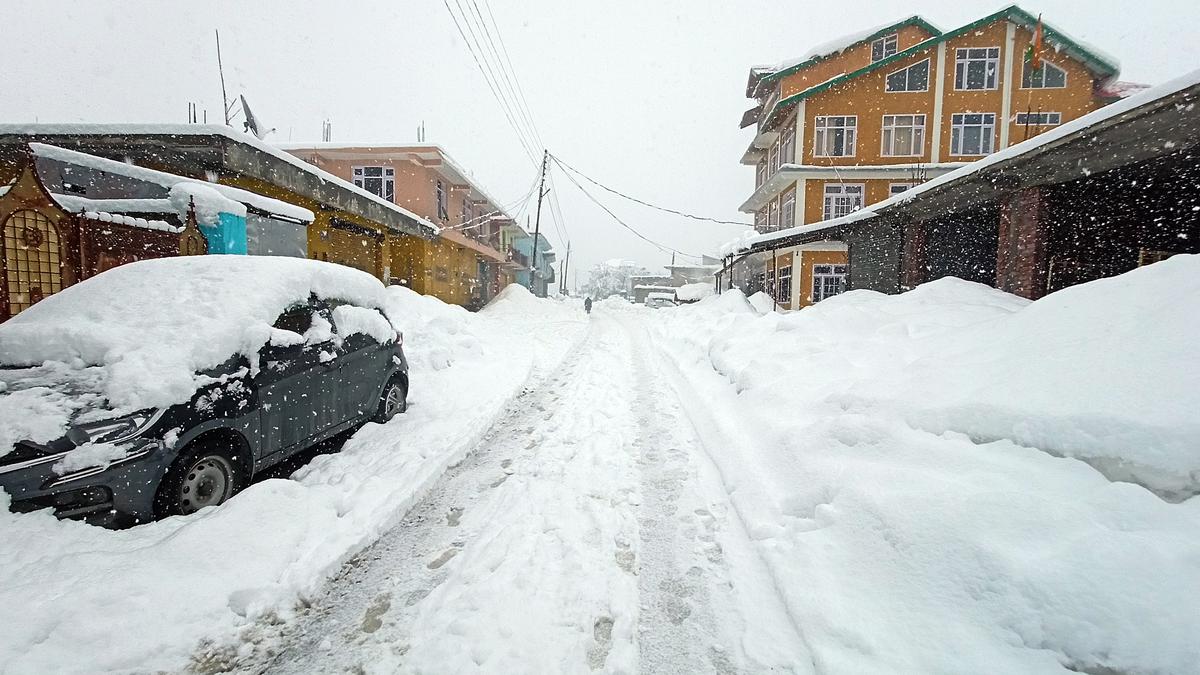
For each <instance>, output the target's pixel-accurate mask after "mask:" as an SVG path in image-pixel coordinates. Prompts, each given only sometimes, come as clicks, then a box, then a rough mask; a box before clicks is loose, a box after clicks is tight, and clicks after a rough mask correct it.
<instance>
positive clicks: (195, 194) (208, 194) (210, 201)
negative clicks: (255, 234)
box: [168, 183, 246, 225]
mask: <svg viewBox="0 0 1200 675" xmlns="http://www.w3.org/2000/svg"><path fill="white" fill-rule="evenodd" d="M168 199H170V201H171V206H172V207H174V208H175V211H177V212H178V213H180V214H186V213H187V212H188V210H189V209H190V208H191V207H192V206H193V205H195V207H196V222H198V223H200V224H201V225H216V224H217V222H218V217H217V216H218V214H221V213H231V214H233V215H235V216H241V217H243V218H245V217H246V205H245V204H242V203H241V202H235V201H233V200H232V199H229V198H228V197H225V196H224V195H222V194H221V193H220V192H217V191H216V190H215V189H214V188H212V187H211V186H209V185H205V184H203V183H177V184H175V185H173V186H171V191H170V193H169V197H168Z"/></svg>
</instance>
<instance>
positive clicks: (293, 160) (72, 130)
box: [0, 124, 441, 234]
mask: <svg viewBox="0 0 1200 675" xmlns="http://www.w3.org/2000/svg"><path fill="white" fill-rule="evenodd" d="M2 134H21V135H37V134H43V135H89V134H91V135H130V134H133V135H147V136H148V135H164V136H184V137H187V136H222V137H224V138H227V139H229V140H232V141H234V142H236V143H240V144H242V145H245V146H248V147H250V148H253V149H254V150H255V151H257V152H261V153H264V154H266V155H270V156H271V157H274V158H275V159H278V160H280V161H282V162H285V163H287V164H290V165H292V166H293V167H295V168H296V169H299V170H300V171H303V172H305V173H308V174H311V175H313V176H315V177H317V178H319V179H320V180H322V181H324V182H326V183H332V184H333V185H336V186H337V187H338V188H340V189H343V190H347V191H349V192H353V193H355V194H357V195H358V196H360V197H362V198H364V199H367V200H370V201H372V202H374V203H376V204H378V205H380V206H382V207H384V208H386V209H387V210H389V211H392V212H395V213H397V214H399V215H401V216H403V217H404V218H407V219H409V220H411V221H413V222H415V223H417V224H418V225H420V226H421V227H422V228H423V229H424V230H426V231H427V232H429V233H430V234H437V232H438V231H439V230H440V229H441V228H439V227H438V226H437V225H435V224H434V223H432V222H430V221H429V220H427V219H425V218H422V217H421V216H418V215H417V214H415V213H413V212H412V211H409V210H408V209H406V208H404V207H402V206H399V205H397V204H394V203H392V202H389V201H388V200H386V199H384V198H383V197H380V196H379V195H376V194H374V193H372V192H369V191H367V190H364V189H362V188H360V187H358V186H356V185H354V184H353V183H351V182H349V181H347V180H345V179H343V178H339V177H338V176H335V175H333V174H331V173H329V172H328V171H325V170H324V169H321V168H320V167H316V166H313V165H312V164H309V163H308V162H306V161H304V160H302V159H300V158H299V157H296V156H295V155H292V154H291V153H288V152H285V151H284V150H281V149H279V148H277V147H274V146H272V145H270V144H268V143H264V142H263V141H262V140H260V139H259V138H258V137H256V136H252V135H250V134H247V133H244V132H242V131H238V130H237V129H234V128H233V127H228V126H225V125H221V124H0V135H2ZM235 199H236V198H235ZM239 201H240V200H239ZM284 203H286V202H284ZM268 210H269V209H268ZM306 210H307V209H306ZM280 215H285V214H280Z"/></svg>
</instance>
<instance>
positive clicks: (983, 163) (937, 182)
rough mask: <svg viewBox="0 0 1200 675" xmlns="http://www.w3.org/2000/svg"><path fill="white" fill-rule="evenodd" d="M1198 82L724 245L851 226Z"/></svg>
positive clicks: (1175, 83)
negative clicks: (889, 192)
mask: <svg viewBox="0 0 1200 675" xmlns="http://www.w3.org/2000/svg"><path fill="white" fill-rule="evenodd" d="M1197 85H1200V70H1194V71H1192V72H1190V73H1187V74H1185V75H1182V76H1180V77H1177V78H1175V79H1173V80H1170V81H1168V82H1164V83H1162V84H1160V85H1157V86H1154V87H1150V88H1149V89H1146V90H1145V91H1142V92H1141V93H1138V94H1135V95H1133V96H1130V97H1129V98H1125V99H1122V100H1120V101H1117V102H1116V103H1112V104H1111V105H1107V106H1104V107H1103V108H1100V109H1099V110H1093V111H1092V112H1090V113H1088V114H1086V115H1084V116H1083V117H1080V118H1078V119H1074V120H1071V121H1070V122H1067V123H1065V124H1062V125H1060V126H1058V127H1055V128H1054V129H1051V130H1050V131H1047V132H1045V133H1043V134H1040V135H1038V136H1034V137H1033V138H1030V139H1028V140H1026V141H1022V142H1020V143H1017V144H1015V145H1011V146H1009V147H1007V148H1004V149H1003V150H999V151H997V152H994V153H992V154H990V155H988V156H987V157H984V158H982V159H979V160H976V161H974V162H971V163H970V164H967V165H966V166H963V167H960V168H958V169H955V170H954V171H951V172H949V173H946V174H943V175H941V176H938V177H937V178H934V179H932V180H929V181H927V182H924V183H921V184H920V185H916V186H914V187H912V188H910V189H908V190H905V191H904V192H901V193H900V194H897V195H893V196H891V197H888V198H887V199H884V200H882V201H880V202H876V203H875V204H871V205H870V206H867V207H866V208H863V209H859V210H858V211H855V212H853V213H850V214H848V215H845V216H842V217H840V218H832V219H829V220H823V221H820V222H816V223H809V224H807V225H798V226H796V227H790V228H788V229H785V230H779V231H777V232H770V233H767V234H756V235H753V236H747V237H744V238H739V239H735V240H733V241H731V242H729V243H728V244H726V246H725V247H722V248H723V250H724V252H725V254H728V253H737V252H740V251H745V250H748V249H750V248H753V247H754V246H756V245H758V244H764V243H768V242H771V241H776V240H779V239H786V238H788V237H794V236H796V235H801V234H807V233H810V232H816V231H820V230H825V229H829V228H832V227H838V226H841V225H848V224H850V223H854V222H858V221H860V220H865V219H867V218H873V217H875V216H877V215H879V214H880V213H882V212H884V211H887V210H888V209H889V208H891V207H893V206H897V205H899V204H903V203H906V202H909V201H912V200H913V199H915V198H917V197H919V196H920V195H922V194H924V193H926V192H929V191H930V190H934V189H936V188H938V187H941V186H943V185H946V184H948V183H952V182H954V181H957V180H960V179H962V178H964V177H966V176H969V175H971V174H974V173H978V172H979V171H982V170H984V169H986V168H988V167H991V166H994V165H996V164H998V163H1000V162H1003V161H1007V160H1010V159H1013V158H1015V157H1020V156H1021V155H1025V154H1029V153H1031V152H1034V151H1036V150H1038V149H1039V148H1042V147H1043V146H1046V145H1049V144H1051V143H1054V142H1056V141H1058V140H1060V139H1063V138H1066V137H1068V136H1071V135H1073V134H1077V133H1079V132H1082V131H1085V130H1087V129H1088V128H1089V127H1092V126H1095V125H1097V124H1100V123H1101V122H1104V121H1107V120H1110V119H1112V118H1114V117H1117V116H1120V115H1123V114H1125V113H1128V112H1130V111H1132V110H1135V109H1137V108H1140V107H1142V106H1144V105H1147V104H1150V103H1153V102H1154V101H1157V100H1158V99H1160V98H1164V97H1166V96H1170V95H1172V94H1175V93H1178V92H1180V91H1183V90H1184V89H1188V88H1191V87H1195V86H1197Z"/></svg>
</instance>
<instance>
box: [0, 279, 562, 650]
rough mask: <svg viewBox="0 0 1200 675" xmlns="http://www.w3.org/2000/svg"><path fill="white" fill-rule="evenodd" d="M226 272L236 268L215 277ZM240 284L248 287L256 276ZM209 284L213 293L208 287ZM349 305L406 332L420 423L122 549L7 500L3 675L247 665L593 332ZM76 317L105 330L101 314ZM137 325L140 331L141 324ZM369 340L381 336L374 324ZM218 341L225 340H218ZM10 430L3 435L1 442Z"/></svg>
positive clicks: (381, 429) (404, 292) (1, 525)
mask: <svg viewBox="0 0 1200 675" xmlns="http://www.w3.org/2000/svg"><path fill="white" fill-rule="evenodd" d="M213 259H219V260H233V259H234V258H233V257H232V256H231V257H222V258H216V257H210V258H206V259H205V260H213ZM184 260H186V259H184ZM297 262H300V263H303V262H304V261H297ZM131 267H132V266H131ZM120 269H123V268H118V270H116V271H119V270H120ZM304 269H305V270H315V269H317V268H316V267H310V266H304ZM343 269H345V268H343ZM224 271H225V272H227V273H228V274H231V275H235V276H236V275H238V274H240V273H242V271H243V270H241V269H240V268H239V267H237V266H232V267H228V268H226V269H225V270H224ZM350 271H351V272H353V271H352V270H350ZM357 274H359V273H357V272H354V275H357ZM354 278H356V277H354V276H353V275H352V276H351V277H350V280H351V281H352V280H353V279H354ZM368 278H369V277H368ZM197 281H198V282H199V283H200V285H205V283H206V282H207V277H204V278H198V279H197ZM254 281H255V283H258V284H261V285H263V286H264V287H265V289H264V290H265V291H266V292H267V293H268V295H271V296H272V297H276V295H277V297H276V299H278V300H279V301H280V302H282V301H283V300H284V299H285V296H287V295H288V294H289V293H290V290H287V289H280V288H276V287H275V284H277V283H278V281H277V280H276V279H274V278H272V276H270V275H267V276H263V277H255V279H254ZM309 281H310V282H311V285H312V286H313V287H314V288H326V287H327V284H331V283H335V282H337V281H338V279H337V278H335V277H329V278H325V277H323V276H322V275H321V274H319V273H316V272H314V273H313V274H311V275H310V278H309ZM343 281H346V280H345V279H343ZM372 281H373V280H372ZM369 286H370V287H369ZM368 287H369V288H368ZM146 290H147V292H151V293H153V292H155V291H154V290H153V289H146ZM344 290H349V291H355V292H358V293H361V294H363V295H362V297H364V298H365V297H366V296H368V295H369V296H371V297H376V294H377V293H378V294H380V295H382V299H381V302H382V303H383V306H384V307H385V310H386V312H387V313H388V315H389V318H391V319H392V321H393V323H395V325H396V326H397V327H398V328H400V329H401V330H402V331H403V332H404V334H405V351H406V354H407V355H408V357H409V362H410V368H411V370H410V375H411V382H412V385H411V391H410V394H409V403H410V407H409V410H408V412H407V413H405V414H404V415H401V416H398V417H396V418H395V419H393V420H392V421H390V422H389V423H387V424H386V425H379V424H368V425H366V426H365V427H363V428H362V429H360V430H359V431H358V432H357V433H356V434H355V435H354V436H353V437H352V438H351V439H350V440H349V441H348V442H347V443H346V444H345V446H344V447H343V448H342V449H341V451H340V452H338V453H336V454H330V455H323V456H320V457H318V458H316V459H314V460H312V461H311V462H309V463H308V464H307V465H306V466H304V467H303V468H301V469H300V470H299V471H298V472H297V473H295V474H294V475H293V476H292V480H282V479H270V480H264V481H261V482H258V483H256V484H254V485H252V486H250V487H249V488H248V489H247V490H246V491H244V492H243V493H242V494H240V495H238V496H237V497H236V498H234V499H233V500H232V501H230V502H229V503H228V504H225V505H222V506H220V507H216V508H212V509H206V510H204V511H202V512H200V513H197V514H193V515H191V516H184V517H174V518H169V519H167V520H164V521H160V522H156V523H151V524H148V525H144V526H139V527H136V528H133V529H129V530H124V531H119V532H110V531H106V530H101V529H98V528H94V527H91V526H87V525H84V524H82V523H77V522H71V521H65V522H60V521H58V520H56V519H55V518H54V517H53V516H51V515H49V514H47V513H44V512H38V513H29V514H12V513H8V509H7V506H8V499H9V498H8V496H7V495H5V494H4V493H3V492H2V491H0V541H3V542H4V545H3V546H2V547H0V625H2V626H4V630H3V631H0V664H3V666H0V670H4V671H5V672H21V673H24V672H31V673H32V672H39V673H41V672H62V673H96V672H113V671H117V672H156V671H172V672H175V671H179V670H182V669H184V668H185V667H188V666H189V665H191V666H192V667H194V668H195V669H198V670H206V671H212V672H215V670H217V669H220V668H219V667H218V666H221V664H228V663H232V662H233V659H235V658H236V650H237V646H238V645H239V644H243V641H244V640H248V639H253V636H254V635H255V634H256V630H257V628H258V626H259V625H260V622H261V621H269V620H272V618H273V617H283V618H286V617H288V616H289V615H290V614H291V612H292V609H293V607H294V606H295V605H296V603H297V602H298V601H300V600H301V599H303V598H304V597H306V596H308V595H311V594H313V593H314V592H316V590H317V589H318V588H319V587H320V585H321V583H322V581H323V580H324V579H325V577H326V576H327V575H329V574H331V573H333V572H335V571H336V570H337V569H339V567H340V566H341V564H342V563H343V562H344V561H346V560H347V559H348V558H349V557H351V556H352V555H354V554H355V553H356V552H358V551H360V550H361V549H362V548H364V547H366V546H367V545H369V544H370V543H372V542H373V541H374V540H375V539H376V538H377V537H378V536H379V534H380V533H381V532H383V531H385V530H387V529H388V528H389V526H390V525H391V524H392V523H393V522H394V521H395V520H396V519H397V518H399V517H401V516H402V514H403V513H404V512H405V511H406V510H407V508H408V507H409V506H410V505H411V504H413V503H414V502H415V501H416V500H418V499H420V498H421V497H422V495H423V494H424V493H425V492H426V491H428V490H429V488H430V487H431V486H432V485H433V484H434V483H435V482H436V481H437V480H438V478H439V476H440V475H441V474H442V473H443V472H444V471H445V470H446V469H447V468H448V467H449V466H452V465H454V464H456V463H458V462H459V461H461V460H462V458H463V457H464V456H465V453H466V452H468V451H469V450H470V449H471V448H473V447H474V446H475V445H476V444H477V443H478V442H479V441H480V440H481V439H482V436H483V434H484V432H485V431H486V430H487V429H488V428H489V427H490V426H491V424H492V423H493V422H494V421H495V420H496V419H497V418H498V416H499V415H500V414H501V413H502V411H503V410H504V408H505V406H506V405H507V404H508V403H509V402H510V401H511V400H512V399H513V398H514V397H515V396H516V395H517V394H518V393H520V391H521V390H522V389H523V387H525V386H526V385H527V384H528V383H529V382H530V379H531V378H532V377H535V376H536V374H537V373H540V372H543V371H545V370H548V369H550V368H552V367H554V366H555V365H556V364H557V363H558V362H559V361H561V360H562V358H563V357H564V355H565V354H566V352H567V350H568V349H569V348H570V347H571V346H572V345H573V344H574V343H575V342H576V340H577V339H578V338H579V336H580V334H581V333H582V330H583V328H584V327H585V326H586V324H585V323H584V317H583V316H582V312H579V311H578V309H577V308H576V307H574V306H572V305H562V304H560V303H557V302H552V301H545V300H536V299H533V298H526V297H524V296H523V295H522V294H520V293H513V292H510V293H509V294H508V295H509V296H514V295H515V296H517V297H518V298H520V300H519V302H521V303H527V304H528V305H529V306H530V307H532V309H533V312H534V314H535V315H536V316H538V317H540V319H539V322H538V323H535V324H531V323H530V322H529V321H527V320H525V319H524V318H523V317H521V316H520V315H519V314H518V313H513V314H511V315H504V313H503V312H495V311H488V312H483V313H480V314H470V313H468V312H465V311H463V310H462V309H461V308H458V307H450V306H446V305H444V304H442V303H441V302H439V301H437V300H434V299H432V298H428V297H424V296H419V295H417V294H416V293H413V292H412V291H410V290H408V289H404V288H401V287H391V288H389V289H387V290H386V291H384V290H383V289H382V288H379V289H375V288H374V287H373V286H371V285H369V284H366V283H365V282H363V285H362V286H361V287H360V286H359V285H357V284H355V283H348V284H346V285H345V286H344ZM197 295H198V294H197ZM56 297H60V296H52V297H51V298H48V299H47V300H45V301H43V302H45V303H49V302H50V301H51V300H54V299H55V298H56ZM164 300H166V299H164ZM132 301H133V302H134V304H136V305H138V306H139V307H140V306H142V301H140V300H137V299H136V298H134V299H132ZM193 301H198V302H205V303H207V302H210V300H206V299H204V298H200V297H196V298H193ZM264 306H265V305H264ZM38 307H41V303H39V305H38V306H35V307H34V309H32V310H28V311H29V312H32V311H34V310H36V309H37V308H38ZM203 307H204V308H206V309H213V310H214V311H215V310H217V309H218V308H217V307H216V306H212V307H210V306H209V305H207V304H206V305H204V306H203ZM258 307H259V306H258V305H255V306H254V307H251V308H243V309H245V311H247V312H248V313H249V314H254V313H255V312H251V311H249V309H255V310H256V309H257V308H258ZM71 309H72V311H80V312H82V316H83V317H84V321H85V323H86V325H89V326H91V327H92V329H93V330H100V328H101V327H100V325H99V323H98V319H96V318H95V317H90V315H88V314H87V312H86V311H85V310H86V308H85V307H77V306H74V305H73V306H72V307H71ZM243 309H239V310H237V311H239V312H241V311H243ZM24 314H25V313H22V316H24ZM128 316H130V317H134V318H136V312H135V311H134V310H129V312H128ZM155 316H157V317H159V318H160V320H165V321H168V322H169V321H171V320H172V317H170V316H168V315H165V314H156V315H155ZM217 316H224V315H221V314H218V315H217ZM18 318H20V317H18ZM340 318H341V319H343V320H344V319H346V318H347V317H345V316H342V317H340ZM359 318H360V319H361V318H362V317H359ZM338 319H339V317H337V316H335V321H337V320H338ZM350 320H351V321H358V319H350ZM143 322H144V323H149V322H148V321H145V320H143ZM37 323H38V322H33V324H32V325H37ZM531 326H536V330H531ZM6 328H7V326H6ZM149 328H151V329H153V330H161V331H162V332H160V333H155V335H156V337H157V336H161V335H162V334H164V333H165V332H170V333H172V334H173V335H175V336H176V337H181V336H184V335H186V331H187V330H193V329H194V330H201V331H204V330H206V329H205V328H204V327H203V326H191V325H188V326H177V325H169V326H166V327H163V328H161V329H157V328H154V327H153V326H149ZM363 328H364V329H368V330H369V329H370V328H369V326H367V325H366V323H365V322H364V325H363ZM22 336H23V339H24V338H25V337H27V336H28V333H22ZM202 337H203V338H204V339H208V340H219V339H222V338H221V337H220V336H216V335H213V334H211V333H210V332H204V333H203V334H202ZM75 339H80V338H75ZM122 339H124V338H123V337H122ZM264 339H265V338H264ZM4 343H5V344H7V343H8V340H7V339H5V340H4ZM116 344H117V346H121V347H124V348H129V349H136V347H137V346H136V345H129V344H127V343H124V342H118V343H116ZM168 365H170V364H168ZM46 367H50V366H46ZM55 367H57V366H55ZM156 367H161V366H156ZM35 370H36V369H35ZM85 370H87V369H85ZM26 372H29V371H26ZM30 376H31V377H32V375H30ZM3 400H4V399H3V398H0V402H2V401H3ZM6 426H7V425H0V434H3V433H6V431H5V427H6Z"/></svg>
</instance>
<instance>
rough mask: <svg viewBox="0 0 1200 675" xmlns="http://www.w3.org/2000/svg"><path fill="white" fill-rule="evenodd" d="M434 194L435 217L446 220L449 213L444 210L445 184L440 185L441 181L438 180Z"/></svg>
mask: <svg viewBox="0 0 1200 675" xmlns="http://www.w3.org/2000/svg"><path fill="white" fill-rule="evenodd" d="M435 195H436V197H437V217H438V218H441V219H442V220H448V219H449V218H450V214H448V213H447V212H446V186H445V185H442V181H440V180H439V181H438V182H437V189H436V192H435Z"/></svg>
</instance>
